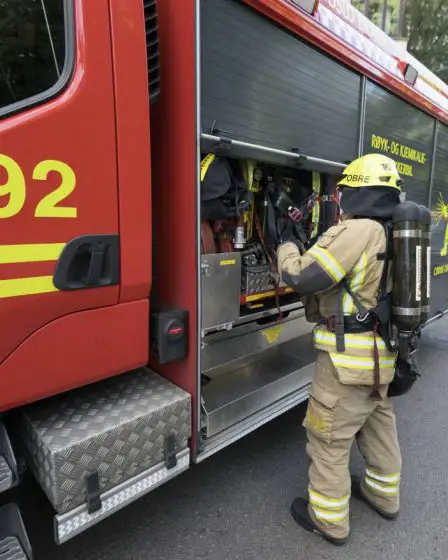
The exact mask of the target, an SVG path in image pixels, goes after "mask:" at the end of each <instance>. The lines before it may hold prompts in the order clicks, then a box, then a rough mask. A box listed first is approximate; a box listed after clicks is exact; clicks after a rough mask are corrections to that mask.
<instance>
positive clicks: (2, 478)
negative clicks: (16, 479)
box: [0, 455, 13, 560]
mask: <svg viewBox="0 0 448 560" xmlns="http://www.w3.org/2000/svg"><path fill="white" fill-rule="evenodd" d="M12 483H13V473H12V470H11V469H10V467H9V465H8V463H7V462H6V459H5V458H4V457H3V455H0V493H2V492H6V490H9V489H10V488H11V486H12ZM0 559H1V560H3V558H2V556H0Z"/></svg>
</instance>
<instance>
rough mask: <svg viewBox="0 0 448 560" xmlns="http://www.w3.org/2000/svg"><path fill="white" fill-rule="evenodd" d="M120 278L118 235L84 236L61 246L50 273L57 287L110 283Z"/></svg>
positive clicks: (94, 285)
mask: <svg viewBox="0 0 448 560" xmlns="http://www.w3.org/2000/svg"><path fill="white" fill-rule="evenodd" d="M119 281H120V244H119V236H118V235H83V236H81V237H76V238H75V239H72V241H70V242H69V243H67V245H66V246H65V247H64V250H63V251H62V253H61V255H60V257H59V259H58V262H57V263H56V270H55V273H54V276H53V284H54V285H55V287H56V288H57V289H58V290H63V291H67V290H81V289H86V288H99V287H103V286H113V285H114V284H118V283H119Z"/></svg>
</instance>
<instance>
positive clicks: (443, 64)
mask: <svg viewBox="0 0 448 560" xmlns="http://www.w3.org/2000/svg"><path fill="white" fill-rule="evenodd" d="M352 4H353V5H354V6H355V7H356V8H358V10H360V11H361V12H362V13H363V14H365V15H366V16H367V17H368V18H369V19H370V20H371V21H372V22H373V23H374V24H375V25H378V27H381V28H383V21H384V31H385V32H386V33H388V35H391V36H392V37H397V36H399V35H402V36H403V37H404V38H406V39H407V40H408V46H407V48H408V51H409V52H410V53H411V54H412V55H413V56H415V58H417V59H418V60H420V62H422V64H424V65H425V66H427V67H428V68H429V69H430V70H431V71H432V72H434V73H435V74H436V75H438V76H439V77H440V78H441V79H442V80H444V81H445V82H448V0H406V1H403V0H401V1H400V0H386V2H384V0H353V1H352ZM384 4H386V10H387V13H386V17H385V18H384V20H383V9H384ZM400 9H405V13H404V26H403V29H402V30H400V25H399V21H400ZM400 31H401V32H400Z"/></svg>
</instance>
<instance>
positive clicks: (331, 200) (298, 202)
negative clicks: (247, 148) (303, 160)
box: [201, 154, 338, 307]
mask: <svg viewBox="0 0 448 560" xmlns="http://www.w3.org/2000/svg"><path fill="white" fill-rule="evenodd" d="M335 183H336V181H335V180H334V178H333V177H330V176H327V175H322V174H320V173H316V172H311V171H308V170H304V169H299V168H294V167H292V168H289V167H282V166H279V165H273V164H266V163H263V162H256V161H250V160H237V159H233V158H226V157H222V156H221V155H216V154H206V155H204V157H203V159H202V161H201V252H202V254H203V255H212V254H219V253H235V252H238V253H239V254H240V258H241V265H240V268H241V281H240V284H241V285H240V303H241V304H243V305H245V304H247V305H249V303H250V302H253V301H255V300H256V301H257V302H260V300H265V299H268V298H271V299H272V298H273V296H275V306H276V307H279V298H280V297H281V296H283V295H284V294H285V293H288V292H291V290H290V289H288V288H286V287H285V286H282V285H281V284H280V278H279V275H278V271H277V267H276V249H277V246H278V244H279V243H281V242H282V241H294V242H295V243H297V244H298V245H299V246H301V247H302V249H303V250H306V249H307V248H309V247H310V246H311V245H312V244H313V242H314V241H315V240H316V239H317V237H318V236H319V235H320V233H322V232H323V231H324V230H325V229H327V228H328V227H329V226H330V225H332V224H333V223H335V221H336V220H337V219H338V199H337V196H336V188H335ZM258 305H263V304H262V303H261V304H260V303H258Z"/></svg>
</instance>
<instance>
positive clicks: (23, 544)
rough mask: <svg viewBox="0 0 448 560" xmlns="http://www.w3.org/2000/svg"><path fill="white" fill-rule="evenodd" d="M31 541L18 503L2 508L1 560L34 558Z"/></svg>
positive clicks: (0, 509)
mask: <svg viewBox="0 0 448 560" xmlns="http://www.w3.org/2000/svg"><path fill="white" fill-rule="evenodd" d="M32 558H33V553H32V551H31V545H30V541H29V539H28V535H27V533H26V529H25V525H24V524H23V520H22V515H21V514H20V510H19V508H18V507H17V505H16V504H7V505H5V506H3V507H1V508H0V560H32Z"/></svg>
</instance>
